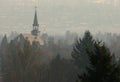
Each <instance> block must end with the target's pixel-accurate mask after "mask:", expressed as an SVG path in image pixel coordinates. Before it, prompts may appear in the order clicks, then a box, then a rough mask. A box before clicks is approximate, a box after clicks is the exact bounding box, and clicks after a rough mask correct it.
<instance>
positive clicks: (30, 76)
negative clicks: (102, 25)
mask: <svg viewBox="0 0 120 82" xmlns="http://www.w3.org/2000/svg"><path fill="white" fill-rule="evenodd" d="M15 35H16V36H15ZM11 36H12V37H11ZM11 36H9V37H7V36H6V35H5V36H4V37H2V39H1V45H0V82H120V58H119V52H120V51H119V47H120V35H116V34H110V33H106V34H101V33H98V34H96V35H92V34H91V32H90V31H85V33H84V34H82V35H81V36H79V35H78V34H75V33H71V32H69V31H67V32H66V35H65V36H64V37H63V36H62V37H61V36H55V37H54V36H49V35H47V34H43V35H42V39H43V40H44V41H45V42H46V43H45V44H46V45H44V46H40V47H38V45H35V44H32V45H31V44H30V42H29V41H28V40H27V39H25V38H23V36H22V35H17V34H13V35H11ZM13 36H14V37H13Z"/></svg>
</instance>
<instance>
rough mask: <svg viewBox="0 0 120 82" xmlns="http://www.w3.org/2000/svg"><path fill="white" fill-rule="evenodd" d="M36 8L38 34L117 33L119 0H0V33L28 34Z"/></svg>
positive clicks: (118, 29) (119, 19) (118, 28)
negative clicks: (66, 32)
mask: <svg viewBox="0 0 120 82" xmlns="http://www.w3.org/2000/svg"><path fill="white" fill-rule="evenodd" d="M35 5H37V6H38V9H37V11H38V20H39V24H40V30H41V32H48V33H49V34H63V33H64V32H65V31H67V30H70V31H73V32H77V33H80V32H81V33H82V32H84V31H85V30H90V31H91V32H93V33H94V32H98V31H101V32H112V33H119V32H120V6H119V0H39V1H38V0H0V34H1V33H2V34H3V33H10V32H11V31H17V32H19V33H20V32H25V31H31V30H32V23H33V16H34V7H35Z"/></svg>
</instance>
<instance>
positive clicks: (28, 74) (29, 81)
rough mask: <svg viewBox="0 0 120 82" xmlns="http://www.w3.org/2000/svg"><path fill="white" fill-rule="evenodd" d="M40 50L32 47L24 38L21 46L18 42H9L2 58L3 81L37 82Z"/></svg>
mask: <svg viewBox="0 0 120 82" xmlns="http://www.w3.org/2000/svg"><path fill="white" fill-rule="evenodd" d="M40 55H41V51H40V50H39V49H36V48H33V47H32V46H31V45H30V43H29V42H28V41H27V40H25V42H24V44H23V46H21V45H20V44H19V43H14V41H11V43H10V44H9V45H8V47H7V48H6V53H5V56H4V58H3V60H4V68H5V69H4V72H3V81H4V82H37V80H38V79H39V77H40V76H39V70H40V64H39V62H40V61H37V59H38V60H39V56H40Z"/></svg>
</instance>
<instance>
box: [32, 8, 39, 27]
mask: <svg viewBox="0 0 120 82" xmlns="http://www.w3.org/2000/svg"><path fill="white" fill-rule="evenodd" d="M36 8H37V7H35V16H34V21H33V26H39V24H38V19H37V10H36Z"/></svg>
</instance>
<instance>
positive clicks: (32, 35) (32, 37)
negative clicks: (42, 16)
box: [22, 8, 44, 46]
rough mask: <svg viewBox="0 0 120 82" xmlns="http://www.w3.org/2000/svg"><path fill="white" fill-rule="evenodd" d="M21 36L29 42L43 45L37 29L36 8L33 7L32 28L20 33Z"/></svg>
mask: <svg viewBox="0 0 120 82" xmlns="http://www.w3.org/2000/svg"><path fill="white" fill-rule="evenodd" d="M22 35H23V37H24V38H25V39H28V41H29V42H30V43H31V44H33V43H34V44H35V42H36V43H37V44H38V43H39V45H41V46H43V45H44V41H43V40H42V39H41V36H40V31H39V24H38V19H37V10H36V8H35V15H34V21H33V29H32V31H31V32H29V33H22Z"/></svg>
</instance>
